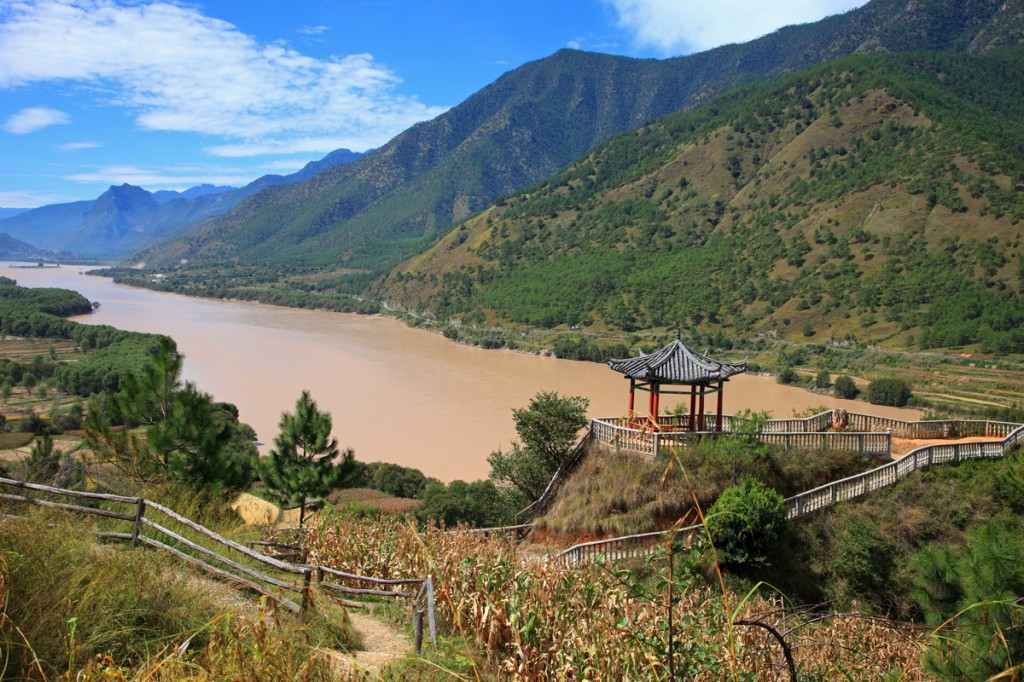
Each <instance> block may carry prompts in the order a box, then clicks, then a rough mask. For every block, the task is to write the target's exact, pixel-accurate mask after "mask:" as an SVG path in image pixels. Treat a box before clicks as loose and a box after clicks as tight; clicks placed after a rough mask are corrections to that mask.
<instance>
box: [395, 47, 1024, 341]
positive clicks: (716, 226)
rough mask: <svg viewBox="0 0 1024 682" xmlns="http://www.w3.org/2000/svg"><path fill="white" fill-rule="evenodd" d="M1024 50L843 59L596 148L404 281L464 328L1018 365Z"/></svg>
mask: <svg viewBox="0 0 1024 682" xmlns="http://www.w3.org/2000/svg"><path fill="white" fill-rule="evenodd" d="M1022 220H1024V48H1021V47H1013V48H1000V49H995V50H991V51H989V52H985V53H982V54H968V53H917V54H912V55H886V56H857V57H848V58H843V59H840V60H837V61H834V62H830V63H828V64H826V65H823V66H819V67H815V68H813V69H811V70H809V71H805V72H801V73H799V74H797V75H793V76H788V77H784V78H782V79H781V80H776V81H773V82H770V83H767V84H759V85H754V86H748V87H746V88H744V89H741V90H739V91H736V92H733V93H730V94H727V95H725V96H722V97H720V98H717V99H715V100H713V101H711V102H709V103H708V104H706V105H705V106H703V107H701V108H700V109H698V110H695V111H692V112H681V113H676V114H672V115H670V116H667V117H665V118H662V119H659V120H658V121H655V122H653V123H651V124H649V125H647V126H644V127H643V128H641V129H639V130H637V131H635V132H631V133H627V134H625V135H622V136H619V137H616V138H614V139H612V140H610V141H609V142H607V143H605V144H602V145H599V146H598V147H596V148H595V149H593V150H592V151H591V152H590V153H589V154H587V155H586V156H584V157H582V158H581V159H579V160H578V161H577V162H575V163H574V164H572V165H570V166H568V167H567V168H566V169H564V170H563V171H561V172H559V173H558V174H556V175H555V176H554V177H552V178H551V179H550V180H548V181H547V182H545V183H543V184H541V185H539V186H536V187H534V188H532V189H530V190H529V191H527V192H524V193H522V194H520V195H518V196H515V197H513V198H512V199H509V200H507V201H501V202H499V203H498V204H497V205H495V206H494V207H493V208H491V209H489V210H487V211H485V212H484V213H482V214H480V215H479V216H476V217H474V218H473V219H471V220H468V221H466V222H465V223H463V224H462V225H461V226H460V227H459V228H458V229H456V230H454V231H453V232H452V233H451V234H449V235H448V236H447V237H446V238H445V239H443V240H441V241H440V242H438V243H437V244H436V245H435V246H434V247H433V248H431V249H430V250H429V251H428V252H426V253H424V254H422V255H420V256H418V257H416V258H413V259H412V260H410V261H408V262H406V263H405V264H403V265H402V266H401V267H399V268H398V269H397V270H396V271H395V272H394V273H393V274H392V275H391V276H390V277H389V278H388V279H387V281H386V282H385V283H384V285H383V287H382V289H381V291H380V292H379V293H380V295H381V296H382V297H383V298H384V299H385V300H387V301H388V302H389V303H390V304H392V305H396V306H402V307H407V308H412V309H416V310H420V311H428V312H431V313H433V314H435V315H437V316H438V317H441V318H461V319H462V320H464V321H470V322H483V321H489V322H495V321H507V322H509V321H510V322H517V323H524V324H531V325H539V326H544V327H553V326H558V325H566V326H576V325H584V326H591V327H592V328H593V329H595V330H598V331H600V330H604V329H615V330H624V331H631V330H634V329H648V328H669V329H671V328H676V327H700V326H701V325H708V324H712V325H715V327H725V328H727V329H732V330H734V331H736V332H738V333H747V334H749V333H765V334H769V335H779V336H786V337H792V338H799V339H803V340H812V341H813V340H817V341H826V340H829V339H833V338H835V339H842V338H844V337H846V336H848V335H853V336H855V337H856V338H858V339H874V340H878V341H886V342H888V343H891V344H894V345H911V344H912V345H918V346H922V347H925V348H928V347H935V346H956V345H962V344H970V343H980V344H982V346H983V347H984V348H986V349H988V350H1001V351H1011V350H1012V351H1015V352H1024V305H1022V303H1024V302H1022V300H1021V296H1020V293H1021V290H1022V287H1024V265H1022V264H1021V259H1020V255H1021V249H1022V237H1021V235H1022V232H1024V227H1022V226H1021V221H1022Z"/></svg>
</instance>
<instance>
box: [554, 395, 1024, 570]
mask: <svg viewBox="0 0 1024 682" xmlns="http://www.w3.org/2000/svg"><path fill="white" fill-rule="evenodd" d="M822 415H828V419H829V423H831V419H832V411H831V410H830V411H829V412H826V413H822V414H821V415H814V416H813V417H810V418H809V419H810V420H815V419H818V420H819V421H818V422H817V423H821V422H822V421H823V420H822V419H820V418H821V417H822ZM847 416H848V417H849V424H850V425H852V426H854V427H857V428H865V427H870V428H878V427H879V425H880V424H884V427H885V428H887V429H892V433H891V434H890V433H889V432H886V433H849V432H832V433H826V434H816V435H833V436H872V437H874V436H885V437H886V438H887V441H886V443H887V444H886V448H888V438H889V437H890V435H896V434H897V433H898V434H900V437H907V438H909V437H916V438H921V439H924V438H929V439H931V438H941V437H946V438H953V437H971V436H973V437H986V438H993V437H1002V438H1003V440H1001V441H994V442H992V441H989V442H986V441H974V442H966V443H940V444H937V445H924V446H922V447H919V448H916V449H915V450H912V451H911V452H909V453H907V454H906V455H904V456H903V457H900V458H899V459H897V460H893V461H892V462H888V463H886V464H883V465H881V466H879V467H876V468H874V469H871V470H870V471H866V472H864V473H861V474H857V475H854V476H849V477H847V478H843V479H840V480H838V481H833V482H831V483H827V484H825V485H823V486H820V487H818V488H814V489H812V490H808V491H806V492H802V493H799V494H797V495H794V496H792V497H789V498H786V501H785V503H786V518H787V519H795V518H798V517H801V516H805V515H807V514H811V513H814V512H816V511H819V510H821V509H824V508H826V507H829V506H831V505H833V504H837V503H839V502H843V501H845V500H851V499H853V498H856V497H860V496H861V495H865V494H867V493H869V492H871V491H874V490H879V489H880V488H884V487H886V486H890V485H893V484H894V483H896V482H897V481H898V480H900V479H902V478H905V477H906V476H907V475H909V474H911V473H912V472H914V471H917V470H919V469H923V468H925V467H928V466H934V465H938V464H959V463H960V462H964V461H967V460H969V459H991V458H998V457H1003V456H1004V455H1005V454H1006V453H1007V452H1009V451H1010V450H1011V449H1013V448H1014V447H1017V446H1019V445H1020V444H1021V442H1022V441H1024V425H1021V424H1011V423H1008V422H993V421H972V420H950V421H936V422H928V421H926V422H903V421H899V420H894V419H885V418H882V417H870V416H868V415H859V414H849V413H848V415H847ZM860 418H864V419H860ZM868 420H872V421H868ZM594 421H595V422H597V421H601V420H594ZM778 421H779V422H783V423H786V426H791V422H794V421H803V420H778ZM614 428H620V427H614ZM594 432H595V434H600V433H601V432H600V431H599V430H594ZM935 433H945V434H947V435H945V436H935V435H934V434H935ZM905 434H920V435H917V436H909V435H905ZM949 434H957V435H949ZM961 434H968V435H967V436H962V435H961ZM766 435H767V434H766ZM772 435H776V436H779V435H781V436H789V437H793V436H795V435H797V434H794V433H788V434H785V433H784V434H772ZM804 435H815V434H809V433H805V434H804ZM597 440H599V441H600V440H601V438H600V437H598V438H597ZM700 529H701V526H690V527H688V528H684V529H681V530H679V531H657V532H653V533H642V534H639V535H628V536H624V537H618V538H606V539H603V540H594V541H591V542H584V543H580V544H577V545H573V546H572V547H569V548H567V549H565V550H563V551H562V552H561V553H559V554H558V555H556V556H555V559H554V560H555V561H560V562H564V563H567V564H569V565H572V566H578V565H580V564H583V563H587V562H590V561H595V560H597V559H598V558H604V559H605V560H612V561H618V560H622V559H639V558H642V557H644V556H647V555H648V554H649V553H650V552H651V551H652V550H653V548H654V547H655V546H657V545H658V544H659V543H660V542H662V541H663V540H664V539H665V538H667V537H669V536H670V534H671V533H673V532H675V533H677V534H678V533H683V532H688V533H690V536H691V537H692V535H693V534H694V533H696V532H698V531H699V530H700Z"/></svg>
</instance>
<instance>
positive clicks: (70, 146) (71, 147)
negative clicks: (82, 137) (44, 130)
mask: <svg viewBox="0 0 1024 682" xmlns="http://www.w3.org/2000/svg"><path fill="white" fill-rule="evenodd" d="M102 146H103V145H102V144H100V143H99V142H68V143H67V144H60V145H57V151H59V152H77V151H80V150H82V149H99V148H100V147H102Z"/></svg>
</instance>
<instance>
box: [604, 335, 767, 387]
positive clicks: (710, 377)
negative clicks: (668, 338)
mask: <svg viewBox="0 0 1024 682" xmlns="http://www.w3.org/2000/svg"><path fill="white" fill-rule="evenodd" d="M608 366H609V367H611V368H612V369H613V370H615V371H616V372H621V373H623V374H625V375H626V376H627V377H630V378H632V379H638V380H643V381H658V382H661V383H665V384H706V383H710V382H712V381H724V380H725V379H728V378H729V377H731V376H733V375H734V374H740V373H741V372H746V371H747V362H746V360H744V361H743V362H721V361H719V360H712V359H711V358H709V357H707V356H704V355H701V354H700V353H697V352H695V351H694V350H692V349H690V348H689V347H687V346H686V344H684V343H683V342H682V341H680V340H679V339H675V340H674V341H672V343H670V344H668V345H667V346H665V347H664V348H662V349H661V350H658V351H655V352H654V353H651V354H650V355H641V356H640V357H637V358H625V359H623V360H609V361H608Z"/></svg>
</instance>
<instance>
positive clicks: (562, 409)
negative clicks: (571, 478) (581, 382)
mask: <svg viewBox="0 0 1024 682" xmlns="http://www.w3.org/2000/svg"><path fill="white" fill-rule="evenodd" d="M589 404H590V401H589V400H587V399H586V398H583V397H580V396H569V397H562V396H560V395H558V393H556V392H553V391H551V392H548V391H542V392H540V393H538V394H537V395H536V396H534V398H533V400H531V401H530V404H529V406H527V407H525V408H520V409H517V410H513V411H512V418H513V420H514V421H515V425H516V433H517V434H519V438H520V440H521V441H522V443H518V442H516V443H512V448H511V450H509V452H507V453H506V452H502V451H501V450H497V451H495V452H492V453H491V454H490V455H489V456H488V457H487V463H488V464H490V465H491V474H490V478H491V480H494V481H497V482H499V483H506V484H510V485H512V486H514V487H515V488H517V489H518V490H520V491H521V492H522V493H523V494H524V495H526V497H527V498H529V499H532V500H535V499H537V498H538V497H540V496H541V495H542V494H543V493H544V489H545V488H546V487H547V485H548V482H549V481H550V480H551V477H552V476H554V475H555V472H556V471H558V467H560V466H561V465H562V462H564V461H565V459H566V458H567V457H568V456H569V454H570V453H571V452H572V448H573V446H574V445H575V443H576V438H577V435H578V434H579V432H580V429H583V428H584V427H586V426H587V424H588V421H587V406H588V405H589Z"/></svg>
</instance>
